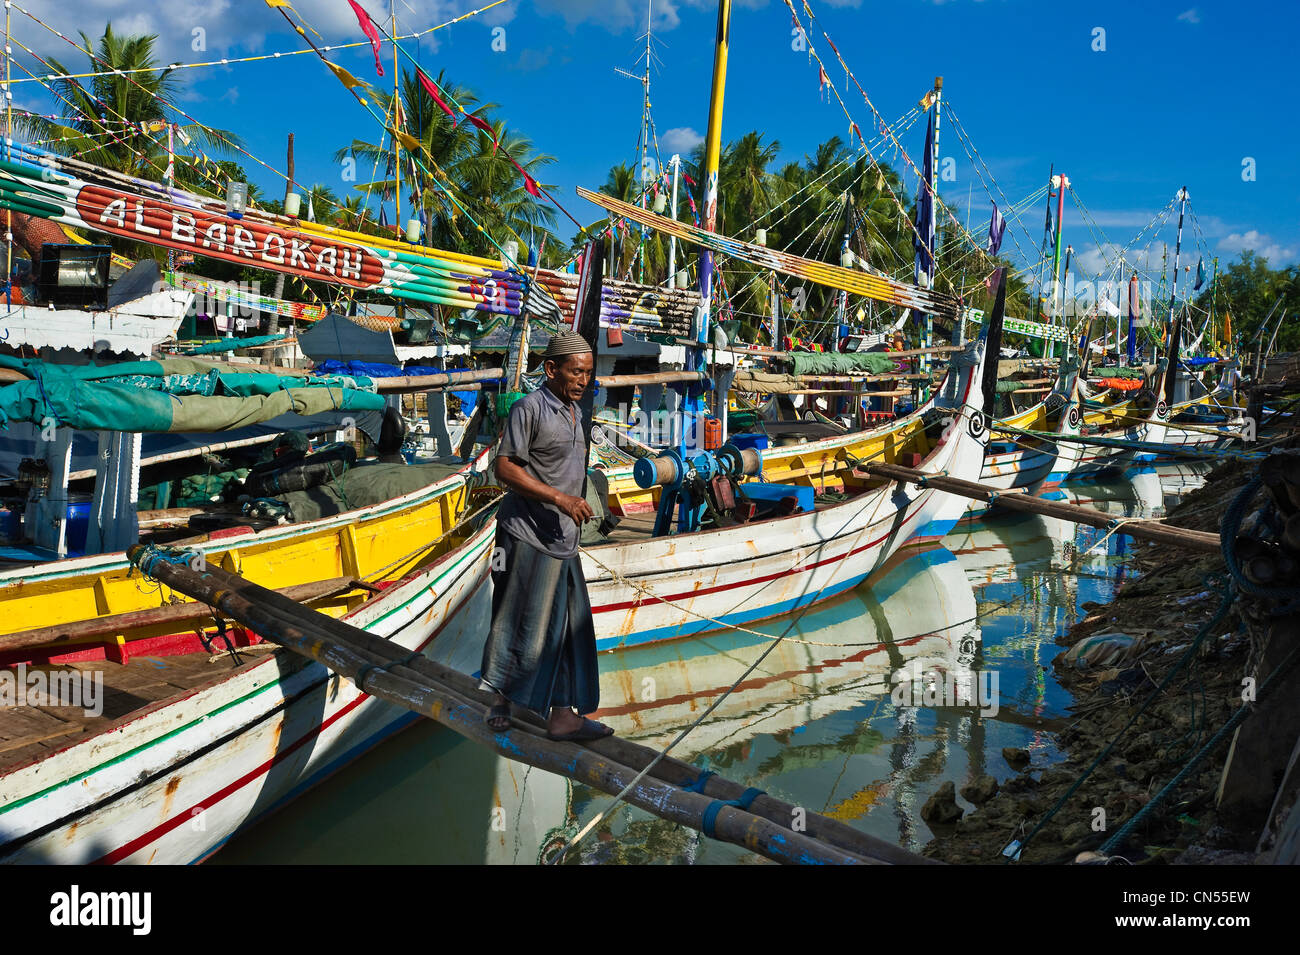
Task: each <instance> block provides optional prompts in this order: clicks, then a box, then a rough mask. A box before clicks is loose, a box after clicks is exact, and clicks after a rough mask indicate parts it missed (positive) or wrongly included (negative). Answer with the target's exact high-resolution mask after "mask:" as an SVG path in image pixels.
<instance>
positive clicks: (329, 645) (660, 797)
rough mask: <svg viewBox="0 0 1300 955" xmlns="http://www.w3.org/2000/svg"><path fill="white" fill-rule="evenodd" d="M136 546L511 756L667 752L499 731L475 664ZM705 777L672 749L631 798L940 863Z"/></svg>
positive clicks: (190, 588)
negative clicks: (455, 662)
mask: <svg viewBox="0 0 1300 955" xmlns="http://www.w3.org/2000/svg"><path fill="white" fill-rule="evenodd" d="M128 556H129V557H130V559H131V560H132V562H133V563H135V564H137V565H138V566H140V567H141V569H142V570H144V571H145V573H147V574H148V575H150V576H152V577H155V578H156V579H157V580H159V581H162V582H164V583H166V584H167V585H168V586H169V587H171V588H172V589H174V590H176V591H179V592H180V593H183V594H185V595H187V596H189V597H191V598H193V599H194V600H197V601H202V602H203V603H204V604H207V605H209V606H210V607H211V608H212V612H213V613H217V614H220V615H222V616H224V617H229V618H231V619H233V620H235V621H237V622H238V623H240V624H241V625H243V626H245V627H247V628H250V629H252V630H253V631H255V632H256V633H257V634H258V635H259V636H261V637H263V638H265V639H267V640H270V641H271V642H273V643H276V644H279V645H280V646H283V647H287V648H288V649H291V650H293V651H294V652H296V653H299V654H301V655H303V656H306V657H308V658H310V659H312V660H315V661H316V662H318V663H321V664H323V665H325V666H327V667H329V668H330V669H332V670H334V671H336V672H338V673H340V674H342V675H343V676H346V677H347V678H348V679H350V680H352V681H353V682H354V683H356V685H357V686H358V687H359V688H360V689H361V690H363V691H364V692H365V693H368V694H370V695H372V696H374V697H376V698H378V699H382V700H385V701H387V702H389V703H393V704H395V705H397V706H402V707H405V708H406V709H409V710H412V711H413V712H416V713H419V714H421V715H423V716H426V717H429V718H430V719H433V720H435V721H436V722H438V723H440V724H442V725H443V726H446V727H448V728H449V729H451V730H453V731H455V732H456V733H458V734H460V735H461V736H464V737H466V738H467V739H469V740H471V741H473V742H476V743H479V744H481V745H485V746H487V747H489V748H491V749H493V750H495V751H496V752H498V753H500V754H501V755H502V756H505V757H507V758H510V759H513V760H516V761H518V762H522V763H526V764H528V765H531V766H536V767H538V768H540V769H545V770H547V771H548V772H553V773H556V774H558V775H562V776H567V777H569V778H570V779H576V780H579V781H580V782H583V783H585V784H587V785H590V786H592V787H594V788H596V789H601V790H603V791H606V792H619V791H620V790H622V789H623V788H624V787H626V786H627V785H628V784H629V783H630V782H631V781H632V780H633V779H634V778H636V776H637V774H638V773H639V772H641V771H642V770H645V769H646V768H647V767H650V766H651V763H652V761H653V760H655V759H656V757H658V755H659V754H658V753H656V752H655V751H654V750H651V749H649V748H647V747H644V746H640V745H638V744H636V743H633V742H630V741H628V740H620V739H615V738H607V739H602V740H594V741H591V742H589V743H587V744H579V743H574V742H567V741H559V740H552V739H549V738H548V737H547V736H546V733H545V727H544V726H543V725H542V723H541V721H540V720H532V719H518V717H516V722H515V724H514V725H512V726H511V728H510V729H509V730H506V731H504V732H496V731H494V730H492V729H490V728H489V727H488V725H487V723H486V722H485V721H484V714H485V713H486V709H487V702H486V701H488V699H489V694H487V693H484V692H483V691H480V690H478V688H477V681H475V680H474V679H473V678H472V677H469V676H468V675H466V674H463V673H458V672H456V671H454V670H451V669H450V668H448V667H445V666H443V665H441V664H438V663H435V662H434V661H433V660H430V659H429V658H428V657H425V656H422V655H420V654H414V655H412V654H411V652H410V651H409V650H408V649H406V648H405V647H402V646H399V645H397V644H395V643H392V642H390V641H388V640H385V639H383V638H382V637H379V636H377V635H375V634H373V633H370V632H368V631H366V630H361V629H359V628H356V627H352V626H349V625H348V624H347V623H345V622H344V621H342V620H336V619H334V618H333V617H329V616H326V615H324V614H320V613H316V612H315V611H311V610H308V609H306V608H304V607H302V606H300V605H298V604H296V603H294V602H293V601H292V600H289V599H288V598H286V597H284V596H283V595H281V594H278V593H276V592H275V591H272V590H267V589H266V588H264V587H259V586H257V585H256V584H253V583H251V582H249V581H247V580H245V579H244V578H242V577H239V576H238V575H235V574H231V573H229V572H227V571H225V570H222V569H220V568H216V567H212V566H208V567H205V568H204V569H202V570H194V569H192V568H191V567H190V565H189V563H188V562H187V561H185V560H183V559H181V560H177V559H176V557H177V555H174V554H166V553H164V552H161V551H159V550H157V549H154V548H148V547H143V546H140V545H137V546H135V547H133V548H131V549H130V551H129V552H128ZM519 724H523V725H519ZM702 775H703V774H702V773H701V771H700V770H699V769H698V768H697V767H693V766H690V765H689V764H686V763H682V762H680V761H678V760H675V759H672V758H671V757H663V758H661V759H659V761H658V763H657V764H655V765H654V766H653V767H652V768H651V769H650V771H649V772H648V773H647V774H646V775H645V777H644V778H643V779H642V780H641V782H640V783H638V784H637V785H636V786H635V787H632V789H631V790H630V791H629V793H628V794H627V796H626V797H625V798H626V799H627V800H628V802H630V803H632V804H634V805H636V806H639V807H641V808H642V809H645V810H646V811H648V812H651V813H653V814H654V815H656V816H659V817H660V818H663V819H667V820H669V821H670V822H675V823H678V824H680V825H685V826H688V827H690V828H694V829H700V830H702V831H703V830H708V829H712V835H713V837H714V838H716V839H719V840H721V841H724V842H731V843H734V844H736V845H740V846H744V847H745V848H747V849H750V850H751V851H753V852H756V853H759V854H760V855H763V856H765V857H767V858H769V859H772V860H774V861H776V862H781V863H785V864H838V865H864V864H865V865H885V864H909V863H910V864H933V862H932V860H929V859H924V858H922V857H920V856H917V855H913V854H912V853H910V852H908V851H907V850H905V849H902V848H900V847H898V846H894V845H891V844H890V843H887V842H885V841H883V840H881V839H876V838H874V837H872V836H868V835H866V834H865V833H861V832H858V831H857V830H856V829H853V828H852V827H851V826H847V825H845V824H844V823H841V822H838V821H836V820H834V819H829V818H826V817H824V816H820V815H818V814H817V813H813V812H806V811H802V810H800V808H799V807H795V806H792V805H790V804H789V803H787V802H784V801H783V800H780V799H776V798H775V797H772V796H768V795H766V794H765V793H761V792H758V791H757V790H744V789H742V787H741V786H740V785H739V784H738V783H734V782H729V781H727V780H725V779H719V778H718V777H717V776H716V775H707V776H704V778H701V777H702ZM719 803H721V804H722V805H718V804H719ZM737 803H739V805H738V804H737Z"/></svg>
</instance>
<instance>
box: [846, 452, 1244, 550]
mask: <svg viewBox="0 0 1300 955" xmlns="http://www.w3.org/2000/svg"><path fill="white" fill-rule="evenodd" d="M858 470H860V471H862V472H864V473H866V474H870V475H873V476H875V477H883V478H888V479H889V480H891V481H905V482H907V483H909V484H917V485H920V486H923V487H932V488H935V489H936V490H939V491H945V492H947V493H949V494H956V495H959V496H961V497H970V498H974V499H975V500H977V501H987V502H989V503H991V504H996V505H997V506H998V507H1005V508H1006V509H1007V510H1009V511H1027V512H1028V513H1030V514H1042V515H1043V516H1044V517H1055V518H1059V519H1060V520H1064V521H1072V522H1073V523H1075V524H1087V525H1088V526H1089V527H1103V528H1108V529H1114V530H1115V532H1116V533H1117V534H1127V535H1128V536H1129V537H1138V538H1141V539H1143V540H1150V541H1158V542H1159V543H1162V544H1179V545H1181V546H1184V547H1190V548H1192V549H1193V550H1197V551H1202V552H1211V551H1213V552H1214V553H1218V552H1219V549H1220V548H1219V535H1218V534H1212V533H1210V532H1209V531H1196V530H1191V529H1190V528H1186V527H1174V526H1173V525H1171V524H1166V523H1165V522H1164V521H1152V520H1116V519H1115V518H1114V517H1113V516H1112V515H1110V514H1107V513H1105V512H1104V511H1098V510H1096V509H1094V508H1091V507H1083V506H1082V505H1080V504H1069V503H1067V502H1065V501H1045V500H1043V499H1042V498H1040V497H1031V496H1030V495H1028V494H1026V493H1025V492H1024V491H1023V490H1021V489H1016V490H1012V491H998V490H995V489H994V488H991V487H987V486H985V485H983V484H978V483H976V482H974V481H963V480H961V479H960V478H953V477H941V476H936V475H932V474H926V473H925V472H923V471H917V470H915V469H913V468H905V467H901V466H900V465H897V464H864V465H861V466H860V467H859V468H858Z"/></svg>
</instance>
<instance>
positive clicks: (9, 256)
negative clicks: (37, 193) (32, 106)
mask: <svg viewBox="0 0 1300 955" xmlns="http://www.w3.org/2000/svg"><path fill="white" fill-rule="evenodd" d="M12 6H13V5H12V4H9V3H6V4H5V159H6V160H7V161H9V162H12V161H13V157H12V156H11V155H10V148H9V143H10V141H11V140H12V139H13V136H14V94H13V91H12V90H11V89H10V87H9V81H10V79H11V78H12V70H13V58H12V57H11V56H10V55H9V18H10V16H11V13H12ZM13 274H14V213H13V210H12V209H6V210H5V305H6V306H10V307H12V305H13Z"/></svg>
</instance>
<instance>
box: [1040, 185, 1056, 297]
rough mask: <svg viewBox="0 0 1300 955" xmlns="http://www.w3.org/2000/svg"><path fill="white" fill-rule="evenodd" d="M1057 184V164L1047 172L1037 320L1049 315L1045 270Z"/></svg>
mask: <svg viewBox="0 0 1300 955" xmlns="http://www.w3.org/2000/svg"><path fill="white" fill-rule="evenodd" d="M1055 182H1056V164H1055V163H1052V164H1051V165H1050V166H1048V170H1047V215H1046V218H1045V220H1044V222H1043V241H1042V242H1040V243H1039V244H1038V252H1039V256H1038V315H1037V316H1036V318H1037V319H1040V320H1041V319H1042V317H1043V316H1044V315H1045V314H1047V309H1046V308H1044V301H1045V300H1044V298H1043V269H1044V268H1045V267H1046V266H1047V234H1048V233H1049V232H1050V231H1051V229H1052V189H1053V188H1055V186H1054V185H1053V184H1054V183H1055Z"/></svg>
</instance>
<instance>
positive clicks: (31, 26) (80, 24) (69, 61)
mask: <svg viewBox="0 0 1300 955" xmlns="http://www.w3.org/2000/svg"><path fill="white" fill-rule="evenodd" d="M361 4H362V6H363V7H365V8H366V9H367V10H368V11H369V12H370V13H372V14H374V15H375V16H376V17H378V18H379V23H380V26H381V27H382V28H383V30H384V31H387V30H388V29H389V20H388V17H387V16H384V14H385V13H387V11H388V4H387V3H385V2H380V0H361ZM29 7H30V9H31V11H32V13H33V14H34V15H35V16H36V17H37V18H39V19H40V20H42V21H44V22H45V23H47V24H49V25H50V26H51V27H53V28H55V29H56V30H59V31H60V32H62V33H63V34H65V35H66V36H68V37H70V38H72V39H74V40H79V39H80V34H79V32H78V31H81V30H84V31H85V32H86V34H87V35H88V36H89V37H90V38H91V39H92V40H97V39H98V38H99V37H100V36H101V35H102V34H103V32H104V25H105V24H106V23H108V22H110V21H111V22H112V24H113V32H114V33H117V34H119V35H123V36H125V35H127V34H133V33H137V34H138V33H143V34H153V35H156V36H157V37H158V39H157V45H156V50H157V57H158V59H159V60H160V61H161V62H162V63H176V62H180V63H194V62H202V61H208V60H215V59H220V58H222V57H225V56H231V57H235V56H240V55H247V54H250V53H258V52H263V51H266V50H268V49H271V50H293V49H300V48H302V46H303V43H302V40H301V38H299V37H297V36H295V35H293V34H291V33H289V26H288V24H287V23H285V22H284V18H283V17H282V16H281V15H280V14H279V13H278V12H277V11H275V10H272V9H271V8H269V7H267V6H265V5H264V4H263V3H262V2H261V0H166V2H156V3H150V4H147V5H145V4H141V3H140V2H139V0H78V2H77V3H65V2H62V0H30V3H29ZM512 7H513V5H510V4H507V5H504V6H503V7H499V8H496V9H495V10H493V11H489V14H491V16H488V15H485V16H484V18H483V23H488V24H490V23H496V24H499V23H504V22H508V21H509V20H510V19H511V18H512V17H513V12H511V13H509V14H508V15H507V14H502V13H500V12H498V11H500V10H502V9H504V10H507V11H510V10H512ZM294 8H295V9H296V10H297V11H298V12H299V13H300V14H301V17H302V19H303V20H305V21H306V22H307V23H308V24H310V26H311V27H312V28H313V29H315V30H317V31H318V32H319V33H320V35H321V37H323V38H324V45H327V46H328V45H334V44H339V43H349V42H356V41H358V40H364V39H365V36H364V35H363V34H362V33H361V30H360V28H359V26H358V25H357V18H356V16H355V15H354V14H353V12H352V8H351V7H350V6H349V5H348V4H347V3H344V2H343V0H298V2H296V3H295V4H294ZM464 12H465V4H464V3H463V2H457V0H398V4H397V29H398V32H399V33H400V34H403V35H405V34H408V33H413V32H415V31H416V30H423V29H427V28H428V27H430V26H432V25H435V24H438V23H442V22H444V21H446V20H450V19H451V18H452V17H455V16H457V15H459V14H461V13H464ZM468 22H470V23H473V22H474V21H468ZM462 27H463V25H462ZM451 29H453V30H454V29H457V28H456V27H452V28H451ZM199 31H201V32H199ZM14 33H15V35H17V36H20V37H22V39H23V42H24V43H26V44H27V45H28V46H30V47H31V48H32V49H34V50H36V51H37V52H38V53H40V54H41V55H42V56H45V55H47V54H53V55H54V56H55V57H57V58H58V59H60V60H61V61H63V63H64V64H65V65H67V66H69V67H73V66H76V67H78V68H81V67H83V66H84V65H85V62H86V57H85V54H84V53H80V52H78V51H77V50H75V49H74V48H73V47H72V46H71V45H70V44H68V43H67V42H66V41H64V40H61V39H59V38H58V37H56V36H55V35H54V34H53V33H51V32H50V31H49V30H46V29H45V28H44V27H41V26H39V25H37V24H35V23H33V22H32V21H31V20H29V19H27V18H26V17H21V16H19V15H18V14H15V15H14ZM268 36H269V37H271V40H270V43H269V44H268ZM437 36H438V34H434V35H433V37H432V38H431V39H436V38H437ZM312 39H313V41H315V42H316V43H318V44H320V43H321V40H319V39H317V38H316V37H314V36H313V37H312ZM426 42H429V41H426ZM196 47H198V48H197V49H196ZM385 49H386V51H387V52H386V54H385V58H386V60H388V61H389V62H390V63H391V58H392V50H391V48H390V47H388V46H387V44H385ZM350 52H352V53H358V52H359V53H361V54H364V55H366V56H369V55H370V53H369V50H368V49H366V48H358V49H357V50H353V51H350Z"/></svg>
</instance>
